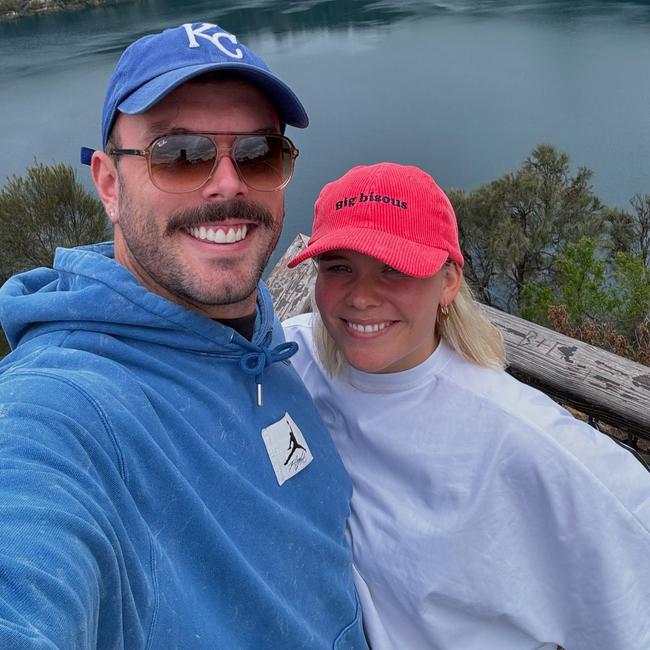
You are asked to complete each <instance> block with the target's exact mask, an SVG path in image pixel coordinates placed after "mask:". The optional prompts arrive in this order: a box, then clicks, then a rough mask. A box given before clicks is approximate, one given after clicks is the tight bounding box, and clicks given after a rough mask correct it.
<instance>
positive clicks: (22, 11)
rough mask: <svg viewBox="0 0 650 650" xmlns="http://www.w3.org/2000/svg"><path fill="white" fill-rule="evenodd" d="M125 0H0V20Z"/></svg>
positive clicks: (74, 9)
mask: <svg viewBox="0 0 650 650" xmlns="http://www.w3.org/2000/svg"><path fill="white" fill-rule="evenodd" d="M126 1H127V0H22V1H21V0H0V21H8V20H18V19H20V18H26V17H28V16H37V15H40V14H50V13H58V12H61V11H77V10H79V9H85V8H86V7H97V6H99V5H108V4H118V3H122V2H126Z"/></svg>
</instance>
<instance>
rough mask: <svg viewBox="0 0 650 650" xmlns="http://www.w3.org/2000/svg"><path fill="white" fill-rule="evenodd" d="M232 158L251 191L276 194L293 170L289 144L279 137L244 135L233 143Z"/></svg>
mask: <svg viewBox="0 0 650 650" xmlns="http://www.w3.org/2000/svg"><path fill="white" fill-rule="evenodd" d="M233 158H234V160H235V164H236V165H237V169H238V171H239V174H240V176H241V179H242V180H243V181H244V183H246V185H248V187H250V188H252V189H254V190H262V191H270V190H276V189H279V188H281V187H283V186H284V185H286V183H287V182H288V181H289V179H290V178H291V173H292V170H293V156H292V150H291V143H290V142H289V141H288V140H287V139H286V138H283V137H282V136H279V135H244V136H239V137H238V138H237V140H236V142H235V146H234V150H233Z"/></svg>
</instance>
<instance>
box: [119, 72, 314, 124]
mask: <svg viewBox="0 0 650 650" xmlns="http://www.w3.org/2000/svg"><path fill="white" fill-rule="evenodd" d="M218 70H223V71H226V70H228V71H234V72H237V74H238V75H239V76H241V77H243V78H245V79H248V80H249V81H250V82H251V83H253V84H254V85H255V86H257V87H258V88H259V89H260V90H261V91H262V92H264V93H265V94H266V95H267V96H268V97H269V99H270V100H271V102H272V103H273V104H274V105H275V107H276V109H277V111H278V116H279V117H280V121H281V122H282V123H284V124H288V125H289V126H295V127H297V128H299V129H304V128H305V127H306V126H307V125H308V124H309V118H308V117H307V112H306V111H305V108H304V106H303V105H302V103H301V102H300V100H299V99H298V97H297V96H296V94H295V93H294V92H293V90H291V88H289V86H287V85H286V84H285V83H284V82H283V81H281V80H280V79H278V77H276V76H275V75H274V74H272V73H271V72H267V71H265V70H262V69H260V68H258V67H256V66H252V65H248V64H246V63H204V64H201V65H195V66H187V67H185V68H181V69H179V70H171V71H170V72H166V73H164V74H161V75H160V76H158V77H156V78H155V79H152V80H151V81H148V82H147V83H146V84H144V85H142V86H140V88H138V89H137V90H136V91H134V92H132V93H131V94H130V95H129V96H128V97H127V98H126V99H125V100H124V101H123V102H121V103H120V104H119V105H118V107H117V109H118V110H119V111H120V112H121V113H126V114H127V115H137V114H139V113H144V112H145V111H147V110H149V109H150V108H151V107H152V106H153V105H154V104H157V103H158V102H159V101H160V100H161V99H162V98H163V97H164V96H165V95H167V94H169V93H170V92H171V91H172V90H174V88H177V87H178V86H180V85H181V84H182V83H184V82H186V81H188V80H189V79H192V78H194V77H198V76H199V75H202V74H205V73H207V72H214V71H218Z"/></svg>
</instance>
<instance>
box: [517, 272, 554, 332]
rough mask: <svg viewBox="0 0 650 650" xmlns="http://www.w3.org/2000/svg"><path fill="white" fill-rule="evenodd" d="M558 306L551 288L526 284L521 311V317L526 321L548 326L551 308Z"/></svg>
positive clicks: (522, 294)
mask: <svg viewBox="0 0 650 650" xmlns="http://www.w3.org/2000/svg"><path fill="white" fill-rule="evenodd" d="M555 304H557V301H556V300H555V296H554V295H553V292H552V291H551V288H550V287H547V286H545V285H541V286H540V285H537V284H531V283H530V282H529V283H528V284H526V286H525V287H524V290H523V291H522V292H521V309H520V312H519V315H520V316H521V317H522V318H525V319H526V320H530V321H533V322H534V323H539V324H540V325H546V326H548V313H549V308H550V307H551V306H553V305H555Z"/></svg>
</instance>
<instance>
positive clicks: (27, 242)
mask: <svg viewBox="0 0 650 650" xmlns="http://www.w3.org/2000/svg"><path fill="white" fill-rule="evenodd" d="M107 234H108V229H107V223H106V218H105V215H104V208H103V206H102V204H101V202H100V201H99V200H98V199H96V198H95V197H94V196H93V195H91V194H90V193H89V192H88V191H87V190H86V189H85V188H84V187H83V185H81V183H79V181H78V180H77V175H76V172H75V170H74V169H73V168H72V167H71V166H69V165H65V164H63V163H59V164H56V165H43V164H41V163H38V162H35V163H34V165H32V166H30V167H28V168H27V173H26V175H25V176H12V177H11V178H10V179H9V180H8V182H7V184H6V185H5V186H4V187H3V188H2V190H0V260H2V268H0V273H2V274H3V276H4V277H3V278H2V279H6V278H7V277H8V275H11V274H13V273H16V272H19V271H23V270H25V269H27V268H32V267H35V266H50V265H51V263H52V255H53V253H54V249H55V248H56V247H57V246H79V245H82V244H89V243H91V242H96V241H101V240H102V239H105V238H106V236H107Z"/></svg>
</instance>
